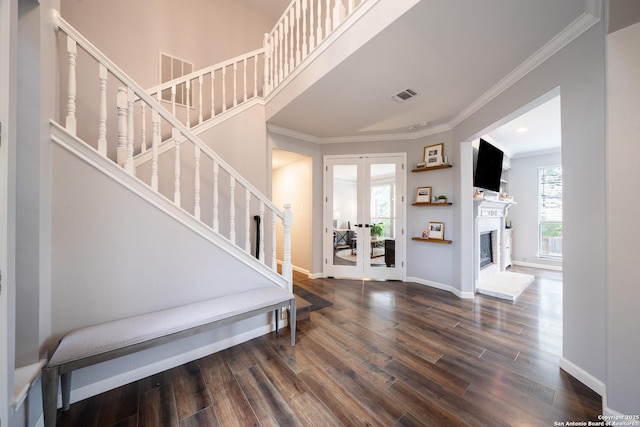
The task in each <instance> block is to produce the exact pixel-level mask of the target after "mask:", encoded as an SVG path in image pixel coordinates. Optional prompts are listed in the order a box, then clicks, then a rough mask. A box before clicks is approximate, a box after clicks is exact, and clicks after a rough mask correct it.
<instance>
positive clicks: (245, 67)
mask: <svg viewBox="0 0 640 427" xmlns="http://www.w3.org/2000/svg"><path fill="white" fill-rule="evenodd" d="M242 62H243V64H242V65H243V67H242V68H243V70H244V96H243V98H242V99H243V102H247V58H244V61H242Z"/></svg>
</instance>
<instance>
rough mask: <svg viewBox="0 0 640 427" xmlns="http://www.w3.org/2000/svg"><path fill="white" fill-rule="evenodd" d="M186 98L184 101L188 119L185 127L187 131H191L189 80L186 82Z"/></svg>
mask: <svg viewBox="0 0 640 427" xmlns="http://www.w3.org/2000/svg"><path fill="white" fill-rule="evenodd" d="M184 84H185V89H186V90H185V92H186V93H185V97H186V99H185V100H184V101H185V102H184V105H185V110H186V111H185V112H186V119H185V123H184V126H185V127H186V128H187V129H191V80H190V79H187V80H186V81H185V82H184Z"/></svg>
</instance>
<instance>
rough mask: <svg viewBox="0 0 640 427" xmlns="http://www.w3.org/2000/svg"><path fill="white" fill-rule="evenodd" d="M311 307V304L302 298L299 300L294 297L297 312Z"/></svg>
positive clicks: (297, 297)
mask: <svg viewBox="0 0 640 427" xmlns="http://www.w3.org/2000/svg"><path fill="white" fill-rule="evenodd" d="M310 307H311V303H310V302H309V301H307V300H306V299H304V298H300V297H299V296H298V295H296V309H297V310H305V309H309V308H310Z"/></svg>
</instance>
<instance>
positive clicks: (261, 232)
mask: <svg viewBox="0 0 640 427" xmlns="http://www.w3.org/2000/svg"><path fill="white" fill-rule="evenodd" d="M258 223H259V224H264V202H263V201H260V221H259V222H258ZM258 231H259V232H258V241H259V242H260V243H259V248H260V253H259V255H258V259H259V260H260V262H262V263H264V230H263V229H260V230H258Z"/></svg>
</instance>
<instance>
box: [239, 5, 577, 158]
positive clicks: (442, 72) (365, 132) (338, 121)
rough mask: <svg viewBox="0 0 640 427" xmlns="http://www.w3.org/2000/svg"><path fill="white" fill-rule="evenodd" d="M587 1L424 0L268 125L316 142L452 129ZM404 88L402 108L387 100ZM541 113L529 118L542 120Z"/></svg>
mask: <svg viewBox="0 0 640 427" xmlns="http://www.w3.org/2000/svg"><path fill="white" fill-rule="evenodd" d="M244 1H251V0H244ZM253 1H259V0H253ZM381 1H390V0H381ZM587 3H588V1H586V0H562V1H558V0H483V1H471V0H422V1H420V2H419V3H418V4H417V5H416V6H414V7H413V8H411V9H410V10H409V11H408V12H407V13H405V14H404V15H402V16H401V17H400V18H399V19H397V20H396V21H395V22H393V23H392V24H391V25H390V26H388V27H387V28H386V29H385V30H383V31H382V32H381V33H380V34H378V35H377V36H376V37H374V38H372V39H371V40H369V42H367V43H366V44H365V45H364V46H363V47H362V48H361V49H359V50H357V51H356V52H355V53H354V54H353V55H351V56H350V57H348V58H347V59H346V60H344V61H343V62H342V63H340V64H338V65H337V66H336V67H335V68H334V69H333V71H331V72H329V73H328V74H327V75H325V76H324V77H323V78H321V79H320V80H318V81H317V82H316V83H315V84H314V85H312V86H311V87H310V88H309V89H308V90H307V91H305V92H304V93H302V94H301V95H300V96H299V97H297V98H296V99H294V100H293V101H292V102H290V103H289V104H288V105H287V106H285V107H284V108H283V109H282V110H280V111H279V112H277V113H276V114H275V115H274V116H273V117H271V118H270V119H269V124H270V125H275V126H277V127H279V128H284V129H289V130H292V131H295V132H297V133H301V134H303V135H308V136H309V138H310V139H311V140H314V141H316V142H320V143H322V142H340V140H341V139H344V140H347V139H351V140H353V138H358V137H362V138H364V137H365V136H367V137H370V136H372V135H375V136H376V137H380V136H388V137H390V139H394V138H401V137H402V138H406V137H411V135H415V136H419V135H420V134H425V133H427V134H428V132H430V130H437V129H441V128H443V127H444V128H446V127H449V128H450V127H451V126H453V125H455V124H456V123H457V122H459V121H460V120H462V119H463V118H464V114H465V113H466V112H467V111H468V109H469V106H472V105H474V104H475V103H477V102H478V100H479V99H483V98H486V97H487V94H488V93H491V92H492V90H495V87H496V86H500V85H501V84H503V82H504V81H505V79H508V77H509V76H510V75H511V73H512V72H513V71H514V70H517V69H519V67H520V69H521V68H522V65H523V63H525V62H526V61H527V60H529V59H530V58H531V57H532V56H534V55H535V54H538V53H539V52H540V51H541V50H544V49H545V48H546V47H547V46H548V45H547V44H548V43H549V42H550V41H552V40H557V37H556V36H557V35H558V34H559V33H561V32H562V31H563V30H565V29H566V28H567V27H570V26H571V24H572V23H574V21H576V20H578V19H579V18H580V17H581V16H583V15H584V13H585V11H586V7H587V6H586V4H587ZM348 36H349V35H348V33H347V34H346V35H345V37H348ZM407 88H410V89H413V90H414V91H416V92H417V93H418V95H417V96H416V97H414V98H411V99H409V100H408V101H405V102H397V101H394V100H392V99H391V98H390V97H391V96H392V95H394V94H396V93H397V92H399V91H401V90H404V89H407ZM556 107H557V104H556V105H555V106H554V105H549V106H547V109H553V108H556ZM543 113H544V110H542V111H539V112H538V113H535V116H531V117H530V120H533V119H534V118H536V117H537V120H541V117H542V116H545V115H546V114H543ZM533 114H534V113H532V115H533ZM549 114H552V115H553V114H555V113H554V112H551V113H549ZM557 117H559V115H558V116H557ZM523 120H524V119H523ZM556 120H557V119H556ZM529 127H530V129H531V131H530V133H529V134H528V135H526V136H527V137H529V139H530V141H547V142H549V143H550V142H552V141H553V142H554V143H555V142H557V137H556V136H551V135H549V136H544V135H542V134H541V132H543V130H544V129H547V130H549V129H554V130H555V129H556V127H557V126H556V123H553V124H550V125H546V126H539V127H534V126H533V125H529ZM536 128H537V129H536ZM534 129H536V130H535V133H534ZM503 132H507V130H506V129H505V130H502V131H499V132H497V133H495V137H496V138H502V137H503ZM431 133H435V132H431ZM520 136H524V135H520ZM521 139H524V138H521ZM530 143H531V142H527V143H524V142H521V143H520V145H519V146H517V147H516V148H514V150H515V151H514V153H517V152H520V151H521V150H524V149H525V147H526V149H527V150H528V149H531V145H530ZM525 144H526V145H525ZM536 149H540V148H536Z"/></svg>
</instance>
